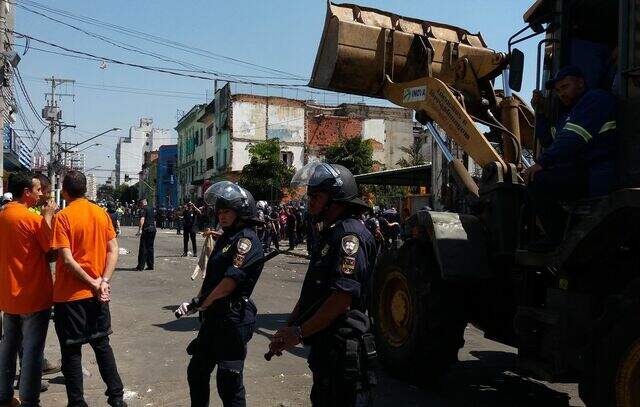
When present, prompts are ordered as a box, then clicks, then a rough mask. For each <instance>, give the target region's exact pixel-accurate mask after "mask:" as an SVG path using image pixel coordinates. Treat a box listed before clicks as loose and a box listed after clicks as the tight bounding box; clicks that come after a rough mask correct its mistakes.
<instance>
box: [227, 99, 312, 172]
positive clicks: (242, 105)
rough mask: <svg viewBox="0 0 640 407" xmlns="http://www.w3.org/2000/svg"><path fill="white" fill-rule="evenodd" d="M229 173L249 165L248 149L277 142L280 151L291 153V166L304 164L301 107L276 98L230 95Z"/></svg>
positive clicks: (303, 118)
mask: <svg viewBox="0 0 640 407" xmlns="http://www.w3.org/2000/svg"><path fill="white" fill-rule="evenodd" d="M231 127H232V132H231V171H240V170H242V167H244V166H245V165H247V164H249V162H250V160H251V156H250V154H249V146H250V145H251V144H253V143H256V142H260V141H264V140H267V139H273V138H277V139H279V140H280V144H281V146H282V151H290V152H292V153H293V166H294V167H296V168H300V167H302V166H303V165H304V142H305V105H304V103H303V102H300V101H296V100H290V99H283V98H278V97H262V96H254V95H234V96H233V102H232V114H231Z"/></svg>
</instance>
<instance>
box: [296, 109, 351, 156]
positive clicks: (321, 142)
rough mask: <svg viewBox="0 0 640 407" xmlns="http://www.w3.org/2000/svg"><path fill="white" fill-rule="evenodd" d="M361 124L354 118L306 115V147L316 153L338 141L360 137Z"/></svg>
mask: <svg viewBox="0 0 640 407" xmlns="http://www.w3.org/2000/svg"><path fill="white" fill-rule="evenodd" d="M362 122H363V120H362V119H361V118H356V117H341V116H330V115H313V114H308V115H307V147H308V148H309V149H310V150H316V151H317V150H319V149H322V148H324V147H327V146H330V145H332V144H335V143H336V142H338V141H339V140H348V139H351V138H354V137H361V136H362Z"/></svg>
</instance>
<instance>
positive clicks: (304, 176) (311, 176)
mask: <svg viewBox="0 0 640 407" xmlns="http://www.w3.org/2000/svg"><path fill="white" fill-rule="evenodd" d="M291 186H292V187H294V188H298V187H302V186H306V187H307V192H319V191H324V192H328V193H329V195H330V196H331V200H332V201H334V202H344V203H348V204H353V205H357V206H359V207H362V208H366V209H369V205H367V204H366V203H365V202H364V201H363V200H362V199H360V198H358V184H356V180H355V178H354V177H353V174H352V173H351V171H349V170H348V169H346V168H345V167H343V166H342V165H338V164H328V163H320V162H313V163H309V164H307V165H305V166H304V167H302V168H301V169H300V170H298V172H296V173H295V175H294V176H293V178H292V179H291Z"/></svg>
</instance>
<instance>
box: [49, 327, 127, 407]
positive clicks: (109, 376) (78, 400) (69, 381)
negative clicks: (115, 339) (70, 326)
mask: <svg viewBox="0 0 640 407" xmlns="http://www.w3.org/2000/svg"><path fill="white" fill-rule="evenodd" d="M89 345H90V346H91V347H92V348H93V352H94V353H95V355H96V361H97V362H98V370H99V371H100V377H102V381H103V382H104V383H105V384H106V385H107V391H105V393H104V394H105V395H106V396H107V402H108V403H109V405H113V404H114V403H117V402H121V401H122V397H123V395H124V387H123V385H122V380H121V379H120V374H118V368H117V366H116V359H115V357H114V355H113V349H111V345H110V344H109V337H108V336H104V337H101V338H97V339H93V340H91V341H89ZM60 352H61V353H62V374H63V375H64V384H65V387H66V388H67V399H68V401H69V403H68V404H67V406H68V407H84V406H87V403H86V401H85V400H84V385H83V377H82V344H74V345H65V344H63V343H62V342H61V343H60Z"/></svg>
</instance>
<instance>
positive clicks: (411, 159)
mask: <svg viewBox="0 0 640 407" xmlns="http://www.w3.org/2000/svg"><path fill="white" fill-rule="evenodd" d="M424 143H425V139H422V138H417V139H415V140H414V142H413V144H412V145H411V147H406V146H403V147H400V151H402V152H403V153H405V155H406V157H402V158H401V159H400V160H398V162H397V164H398V165H399V166H401V167H403V168H404V167H414V166H416V165H422V164H426V163H427V160H425V158H424V156H423V155H422V146H424Z"/></svg>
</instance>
